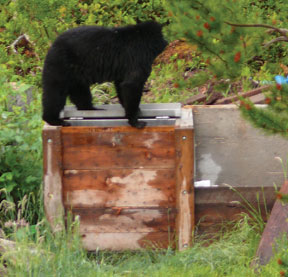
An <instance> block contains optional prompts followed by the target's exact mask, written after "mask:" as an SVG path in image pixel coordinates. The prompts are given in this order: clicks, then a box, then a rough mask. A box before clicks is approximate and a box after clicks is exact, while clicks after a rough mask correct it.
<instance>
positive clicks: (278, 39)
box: [263, 36, 288, 47]
mask: <svg viewBox="0 0 288 277" xmlns="http://www.w3.org/2000/svg"><path fill="white" fill-rule="evenodd" d="M278 41H286V42H288V38H287V37H284V36H282V37H277V38H274V39H272V40H270V41H269V42H267V43H265V44H263V46H264V47H268V46H270V45H271V44H273V43H275V42H278Z"/></svg>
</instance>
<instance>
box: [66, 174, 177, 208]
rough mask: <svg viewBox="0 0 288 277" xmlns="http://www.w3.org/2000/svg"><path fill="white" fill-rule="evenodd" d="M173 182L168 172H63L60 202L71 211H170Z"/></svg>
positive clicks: (173, 197) (171, 175)
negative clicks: (73, 209)
mask: <svg viewBox="0 0 288 277" xmlns="http://www.w3.org/2000/svg"><path fill="white" fill-rule="evenodd" d="M174 182H175V181H174V170H170V169H159V170H157V169H155V170H152V169H151V170H150V169H111V170H94V171H88V170H81V171H77V172H76V171H72V173H71V171H70V170H69V171H64V177H63V187H64V189H63V195H64V197H63V198H64V203H65V205H66V206H72V207H114V206H118V207H122V206H124V207H125V206H134V207H135V206H142V207H151V206H161V207H173V206H175V183H174ZM163 184H165V186H163Z"/></svg>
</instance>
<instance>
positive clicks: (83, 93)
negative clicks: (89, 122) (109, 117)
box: [68, 83, 96, 110]
mask: <svg viewBox="0 0 288 277" xmlns="http://www.w3.org/2000/svg"><path fill="white" fill-rule="evenodd" d="M68 93H69V98H70V100H71V102H72V103H73V104H75V106H76V107H77V109H78V110H96V108H94V107H93V104H92V95H91V92H90V88H89V86H86V85H83V84H79V83H73V84H72V85H71V86H70V88H69V92H68Z"/></svg>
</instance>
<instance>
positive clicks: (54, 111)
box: [42, 84, 69, 126]
mask: <svg viewBox="0 0 288 277" xmlns="http://www.w3.org/2000/svg"><path fill="white" fill-rule="evenodd" d="M65 102H66V94H65V89H63V88H61V87H60V86H56V85H55V86H54V85H51V84H46V85H45V86H44V88H43V96H42V106H43V114H42V118H43V120H44V121H46V122H47V123H48V124H50V125H53V126H58V125H60V126H68V125H69V124H68V123H65V122H64V121H63V120H62V119H60V118H59V115H60V112H61V110H63V108H64V106H65Z"/></svg>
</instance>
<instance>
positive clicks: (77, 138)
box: [62, 126, 175, 170]
mask: <svg viewBox="0 0 288 277" xmlns="http://www.w3.org/2000/svg"><path fill="white" fill-rule="evenodd" d="M157 129H158V128H156V130H157ZM154 131H155V128H153V127H151V128H144V129H143V130H137V129H135V128H133V130H132V129H131V128H129V127H122V128H121V127H118V128H101V127H99V128H96V127H94V128H91V127H67V128H62V143H63V148H64V149H65V151H64V153H63V166H64V169H73V170H74V169H98V168H128V167H132V168H139V167H141V168H142V167H145V168H155V167H157V168H161V167H162V168H173V167H174V165H175V161H174V157H175V149H174V127H171V126H170V127H161V128H159V129H158V131H155V132H154Z"/></svg>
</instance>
